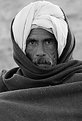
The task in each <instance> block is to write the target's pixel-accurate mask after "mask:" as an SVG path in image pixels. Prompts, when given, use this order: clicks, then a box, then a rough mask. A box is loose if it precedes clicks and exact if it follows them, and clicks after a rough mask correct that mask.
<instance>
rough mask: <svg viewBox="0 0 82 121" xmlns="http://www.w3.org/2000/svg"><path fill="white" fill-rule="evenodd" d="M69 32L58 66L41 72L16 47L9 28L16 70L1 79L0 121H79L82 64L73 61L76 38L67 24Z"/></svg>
mask: <svg viewBox="0 0 82 121" xmlns="http://www.w3.org/2000/svg"><path fill="white" fill-rule="evenodd" d="M65 19H66V18H65ZM66 21H67V20H66ZM12 24H13V23H12ZM68 30H69V31H68V36H67V44H66V47H65V48H64V51H63V53H62V55H61V57H60V58H59V59H58V64H57V65H56V66H55V67H53V68H52V69H51V70H42V69H40V68H39V67H37V66H35V65H34V64H33V63H32V62H31V61H30V60H29V59H28V58H27V57H26V56H25V54H24V53H23V52H22V50H21V49H20V48H19V46H18V45H17V44H16V42H15V40H14V36H13V32H12V26H11V37H12V42H13V56H14V59H15V61H16V63H17V64H18V66H19V67H17V68H14V69H12V70H10V71H8V72H7V73H6V74H3V75H2V77H1V79H2V83H3V84H2V85H4V86H3V87H4V88H3V89H2V88H1V91H3V92H2V93H0V121H82V62H81V61H77V60H72V52H73V49H74V46H75V39H74V36H73V34H72V33H71V31H70V28H69V25H68ZM4 91H6V92H4Z"/></svg>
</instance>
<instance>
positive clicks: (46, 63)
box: [35, 58, 52, 68]
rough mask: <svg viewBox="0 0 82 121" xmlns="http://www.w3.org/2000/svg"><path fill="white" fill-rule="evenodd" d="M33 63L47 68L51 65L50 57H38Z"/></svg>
mask: <svg viewBox="0 0 82 121" xmlns="http://www.w3.org/2000/svg"><path fill="white" fill-rule="evenodd" d="M35 64H36V65H37V66H39V67H41V68H49V67H51V66H52V61H51V60H50V59H43V58H40V59H39V60H38V61H37V62H36V63H35Z"/></svg>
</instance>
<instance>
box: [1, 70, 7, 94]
mask: <svg viewBox="0 0 82 121" xmlns="http://www.w3.org/2000/svg"><path fill="white" fill-rule="evenodd" d="M6 73H7V70H2V71H1V72H0V92H3V91H7V90H8V89H7V87H6V85H5V84H4V82H3V77H4V75H5V74H6Z"/></svg>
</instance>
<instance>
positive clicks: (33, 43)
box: [28, 40, 37, 45]
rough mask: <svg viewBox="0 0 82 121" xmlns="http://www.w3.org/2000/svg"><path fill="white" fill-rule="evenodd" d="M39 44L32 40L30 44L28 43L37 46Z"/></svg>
mask: <svg viewBox="0 0 82 121" xmlns="http://www.w3.org/2000/svg"><path fill="white" fill-rule="evenodd" d="M36 44H37V42H36V41H35V40H31V41H29V43H28V45H36Z"/></svg>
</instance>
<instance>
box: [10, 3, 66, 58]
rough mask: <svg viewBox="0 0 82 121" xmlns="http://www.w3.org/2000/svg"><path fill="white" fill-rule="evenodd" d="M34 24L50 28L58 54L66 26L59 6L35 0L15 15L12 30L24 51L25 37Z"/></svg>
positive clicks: (60, 51)
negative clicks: (55, 40) (35, 0)
mask: <svg viewBox="0 0 82 121" xmlns="http://www.w3.org/2000/svg"><path fill="white" fill-rule="evenodd" d="M34 25H35V27H36V26H39V27H41V28H44V29H46V30H49V31H50V30H52V33H53V34H54V35H55V37H56V39H57V43H58V54H59V56H60V55H61V53H62V51H63V49H64V47H65V45H66V40H67V33H68V27H67V23H66V21H65V20H64V14H63V12H62V10H61V9H60V8H59V6H57V5H54V4H52V3H50V2H47V1H37V2H33V3H30V4H29V5H27V6H26V7H24V8H23V9H22V10H21V11H20V12H19V13H18V14H17V15H16V17H15V19H14V23H13V26H12V30H13V34H14V38H15V41H16V43H17V44H18V45H19V47H20V48H21V49H22V51H23V52H24V53H25V48H26V39H27V37H28V35H29V33H30V31H31V29H32V27H34Z"/></svg>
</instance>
